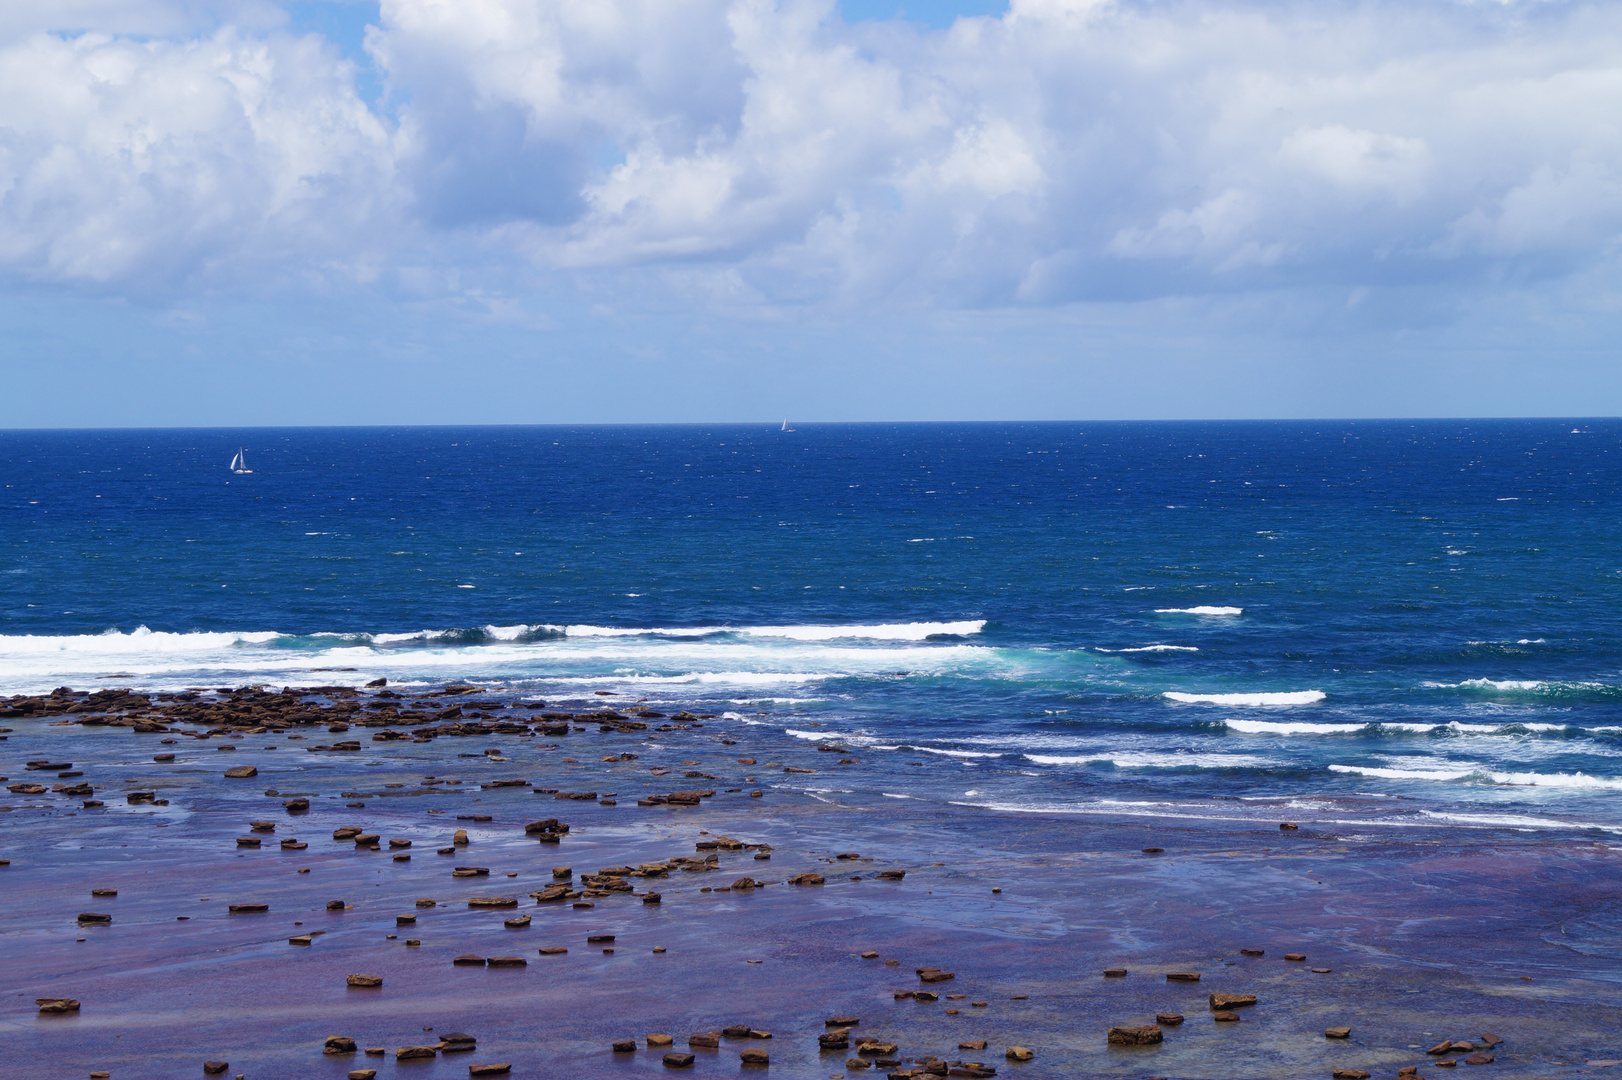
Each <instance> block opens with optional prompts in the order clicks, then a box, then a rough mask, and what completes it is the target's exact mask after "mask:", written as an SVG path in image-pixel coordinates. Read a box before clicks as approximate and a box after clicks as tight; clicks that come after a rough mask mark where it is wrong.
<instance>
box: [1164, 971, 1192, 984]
mask: <svg viewBox="0 0 1622 1080" xmlns="http://www.w3.org/2000/svg"><path fill="white" fill-rule="evenodd" d="M1166 981H1167V982H1199V981H1200V973H1199V972H1197V971H1168V972H1166Z"/></svg>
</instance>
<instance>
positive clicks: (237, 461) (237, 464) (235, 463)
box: [231, 450, 242, 472]
mask: <svg viewBox="0 0 1622 1080" xmlns="http://www.w3.org/2000/svg"><path fill="white" fill-rule="evenodd" d="M240 468H242V451H241V450H238V451H237V456H236V457H234V458H232V459H231V470H232V471H233V472H235V471H236V470H237V469H240Z"/></svg>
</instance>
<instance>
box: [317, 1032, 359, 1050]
mask: <svg viewBox="0 0 1622 1080" xmlns="http://www.w3.org/2000/svg"><path fill="white" fill-rule="evenodd" d="M321 1052H322V1053H323V1054H353V1053H354V1052H355V1040H354V1039H351V1038H350V1037H349V1036H348V1035H328V1036H327V1041H326V1043H325V1044H323V1045H322V1047H321Z"/></svg>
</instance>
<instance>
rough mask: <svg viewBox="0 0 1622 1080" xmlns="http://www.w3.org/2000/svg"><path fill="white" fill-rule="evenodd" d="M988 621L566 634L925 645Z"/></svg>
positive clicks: (593, 629) (574, 632) (576, 634)
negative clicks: (854, 640)
mask: <svg viewBox="0 0 1622 1080" xmlns="http://www.w3.org/2000/svg"><path fill="white" fill-rule="evenodd" d="M985 625H986V620H984V619H969V620H965V621H962V622H914V623H878V624H874V625H867V626H821V625H805V626H687V627H663V626H656V627H629V628H624V627H613V626H586V625H580V626H566V627H563V628H562V629H563V631H564V633H565V634H566V635H567V636H569V637H572V638H584V637H644V636H649V637H652V636H657V637H708V636H709V635H711V634H742V635H745V636H747V637H768V638H788V639H790V640H792V641H837V640H840V639H842V638H866V639H869V640H872V641H923V640H924V639H926V638H929V637H935V636H937V635H943V634H945V635H952V636H956V637H966V636H968V635H970V634H978V633H979V632H980V631H981V630H983V629H985Z"/></svg>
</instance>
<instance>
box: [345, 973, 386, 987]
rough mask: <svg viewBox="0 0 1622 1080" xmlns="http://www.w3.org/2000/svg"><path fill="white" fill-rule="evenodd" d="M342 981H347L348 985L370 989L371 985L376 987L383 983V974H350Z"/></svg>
mask: <svg viewBox="0 0 1622 1080" xmlns="http://www.w3.org/2000/svg"><path fill="white" fill-rule="evenodd" d="M344 982H345V983H347V984H348V985H350V986H354V987H360V988H362V989H371V988H373V987H378V986H382V985H383V976H381V975H351V976H349V977H348V978H347V979H345V980H344Z"/></svg>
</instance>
